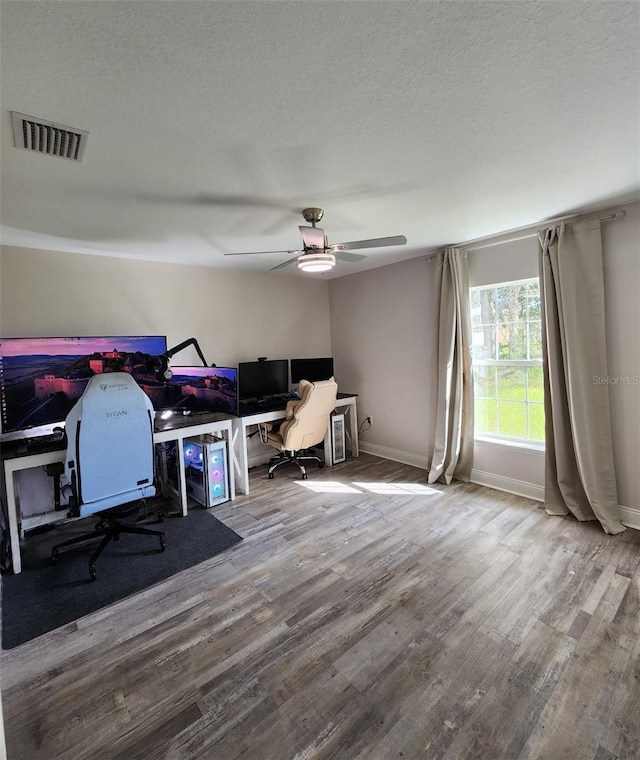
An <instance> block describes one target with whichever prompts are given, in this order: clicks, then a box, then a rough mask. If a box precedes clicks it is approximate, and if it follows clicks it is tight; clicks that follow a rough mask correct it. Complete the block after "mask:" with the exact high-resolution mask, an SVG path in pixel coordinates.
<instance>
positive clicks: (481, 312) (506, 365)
mask: <svg viewBox="0 0 640 760" xmlns="http://www.w3.org/2000/svg"><path fill="white" fill-rule="evenodd" d="M470 299H471V330H472V335H473V348H472V365H473V380H474V395H475V435H476V436H489V437H494V438H501V439H507V440H511V441H521V442H522V441H524V442H536V443H544V399H543V382H542V325H541V319H540V284H539V281H538V278H537V277H535V278H532V279H528V280H518V281H517V282H508V283H501V284H499V285H490V286H483V287H478V288H471V290H470Z"/></svg>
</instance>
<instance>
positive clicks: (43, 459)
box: [3, 414, 238, 574]
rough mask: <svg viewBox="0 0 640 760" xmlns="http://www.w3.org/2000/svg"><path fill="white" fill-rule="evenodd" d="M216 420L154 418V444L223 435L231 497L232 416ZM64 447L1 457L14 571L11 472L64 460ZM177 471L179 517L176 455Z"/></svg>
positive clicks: (16, 537)
mask: <svg viewBox="0 0 640 760" xmlns="http://www.w3.org/2000/svg"><path fill="white" fill-rule="evenodd" d="M216 417H219V418H220V419H217V418H216V419H215V420H207V421H202V420H200V421H196V420H197V419H198V418H193V419H190V418H187V419H186V421H185V420H184V418H183V419H182V420H180V422H179V423H177V424H176V423H175V422H169V423H166V424H163V423H162V421H161V420H156V426H157V427H158V428H159V429H158V430H157V431H156V432H154V434H153V441H154V443H165V442H166V441H176V445H177V446H178V451H179V452H181V451H182V443H183V441H184V439H185V438H192V437H194V436H198V435H206V434H213V435H217V436H223V437H225V438H226V440H227V442H228V449H229V496H230V498H231V499H234V498H235V482H234V477H232V475H233V473H234V471H237V469H238V466H237V462H236V459H235V453H234V447H233V429H232V419H233V418H232V417H230V416H228V415H223V414H220V415H216ZM65 453H66V452H65V450H64V449H57V450H55V451H47V452H41V453H37V454H26V455H24V456H15V457H11V458H7V459H4V461H3V464H4V477H5V485H6V491H7V512H8V513H9V515H8V516H9V535H10V539H11V557H12V562H13V572H14V573H15V574H18V573H19V572H21V571H22V561H21V558H20V530H19V527H18V524H19V522H20V515H19V514H18V504H17V501H16V490H15V481H14V474H15V473H16V472H20V471H21V470H29V469H31V468H33V467H42V466H43V465H46V464H53V463H54V462H64V458H65ZM177 460H178V471H179V480H180V484H179V485H180V506H181V509H182V514H183V516H185V517H186V515H187V503H188V502H187V480H186V476H185V469H184V457H182V456H180V455H179V456H178V457H177ZM59 514H60V520H62V519H63V517H62V515H63V513H62V512H60V513H59Z"/></svg>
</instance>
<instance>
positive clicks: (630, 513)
mask: <svg viewBox="0 0 640 760" xmlns="http://www.w3.org/2000/svg"><path fill="white" fill-rule="evenodd" d="M618 511H619V512H620V522H621V523H622V524H623V525H626V526H627V528H635V530H640V509H634V508H633V507H623V506H621V505H619V506H618Z"/></svg>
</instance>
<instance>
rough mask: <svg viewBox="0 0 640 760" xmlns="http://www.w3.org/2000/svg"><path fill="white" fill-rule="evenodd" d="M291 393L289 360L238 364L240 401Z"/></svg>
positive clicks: (268, 360) (267, 360)
mask: <svg viewBox="0 0 640 760" xmlns="http://www.w3.org/2000/svg"><path fill="white" fill-rule="evenodd" d="M288 392H289V360H288V359H266V360H265V361H257V362H240V363H239V364H238V398H239V399H240V401H251V400H253V399H258V400H259V399H263V398H267V397H269V396H280V395H285V394H286V393H288Z"/></svg>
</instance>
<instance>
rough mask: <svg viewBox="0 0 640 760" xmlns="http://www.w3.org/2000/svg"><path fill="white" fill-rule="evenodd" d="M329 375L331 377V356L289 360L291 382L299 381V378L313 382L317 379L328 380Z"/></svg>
mask: <svg viewBox="0 0 640 760" xmlns="http://www.w3.org/2000/svg"><path fill="white" fill-rule="evenodd" d="M330 377H333V357H331V356H326V357H324V358H321V359H292V360H291V382H292V383H299V382H300V381H301V380H309V381H310V382H312V383H315V382H316V381H319V380H328V379H329V378H330Z"/></svg>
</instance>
